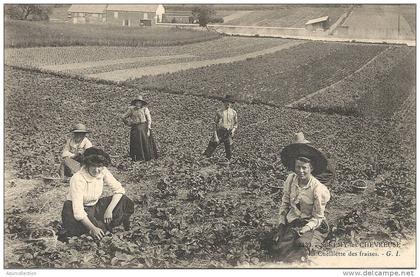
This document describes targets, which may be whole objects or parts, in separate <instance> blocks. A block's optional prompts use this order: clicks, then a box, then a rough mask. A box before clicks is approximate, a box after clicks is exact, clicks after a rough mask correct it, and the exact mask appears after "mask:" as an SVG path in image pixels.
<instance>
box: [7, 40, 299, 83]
mask: <svg viewBox="0 0 420 277" xmlns="http://www.w3.org/2000/svg"><path fill="white" fill-rule="evenodd" d="M290 43H291V42H290V41H289V40H283V39H271V38H266V39H258V38H256V39H247V38H240V37H223V38H220V39H217V40H212V41H209V42H202V43H194V44H189V45H184V46H182V47H170V46H168V47H105V46H103V47H97V46H95V47H93V46H92V47H80V46H79V47H51V48H50V47H39V48H25V49H24V48H19V49H15V48H13V49H6V51H5V63H6V64H7V65H14V66H23V67H36V68H40V69H46V70H52V71H64V72H66V73H70V74H77V75H89V74H100V73H111V74H110V76H111V77H112V76H113V75H114V74H112V71H115V70H124V69H127V70H129V69H136V68H142V67H145V66H158V67H159V68H160V70H161V71H162V73H164V72H165V68H167V66H166V65H167V64H172V65H175V66H176V68H177V69H178V70H180V69H182V67H181V66H179V64H180V63H188V62H198V61H207V62H209V63H212V61H213V60H218V59H226V60H225V61H224V62H229V61H233V60H234V59H246V58H247V57H250V56H249V55H251V56H252V55H253V54H254V53H256V54H258V53H260V52H261V51H262V52H263V53H269V52H274V51H276V49H277V50H278V48H277V47H283V45H286V44H290ZM263 53H260V55H262V54H263ZM231 59H233V60H231ZM149 72H150V71H149ZM122 75H123V77H124V74H122ZM125 76H127V75H125ZM139 76H141V75H139ZM103 78H104V79H105V77H103ZM125 78H128V77H125Z"/></svg>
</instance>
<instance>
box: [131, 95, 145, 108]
mask: <svg viewBox="0 0 420 277" xmlns="http://www.w3.org/2000/svg"><path fill="white" fill-rule="evenodd" d="M137 101H140V102H142V103H143V105H147V102H146V101H145V100H143V96H142V95H138V96H137V97H136V98H134V99H133V100H132V101H131V105H132V106H134V105H135V104H136V102H137Z"/></svg>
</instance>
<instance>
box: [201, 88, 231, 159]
mask: <svg viewBox="0 0 420 277" xmlns="http://www.w3.org/2000/svg"><path fill="white" fill-rule="evenodd" d="M222 101H223V110H219V111H217V113H216V118H215V125H214V126H215V127H214V132H213V135H212V138H211V139H210V142H209V145H208V146H207V149H206V151H205V152H204V155H205V156H206V157H208V158H210V157H211V155H212V154H213V152H214V150H216V148H217V146H218V145H219V144H220V143H222V142H223V144H224V145H225V153H226V158H227V159H228V160H230V159H231V158H232V149H233V137H234V135H235V132H236V129H237V128H238V117H237V114H236V111H235V110H234V109H232V105H233V104H234V103H235V101H234V99H233V97H232V96H231V95H226V96H225V98H223V100H222Z"/></svg>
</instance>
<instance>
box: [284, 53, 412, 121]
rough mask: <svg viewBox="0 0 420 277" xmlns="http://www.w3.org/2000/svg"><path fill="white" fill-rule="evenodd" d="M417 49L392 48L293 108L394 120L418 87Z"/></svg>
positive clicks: (295, 104) (296, 103) (297, 103)
mask: <svg viewBox="0 0 420 277" xmlns="http://www.w3.org/2000/svg"><path fill="white" fill-rule="evenodd" d="M415 56H416V53H415V49H414V48H409V47H389V48H388V49H387V50H386V51H384V52H383V53H381V55H379V56H378V57H377V58H376V59H374V60H372V62H371V63H368V64H366V66H364V67H363V68H361V70H359V71H357V72H355V73H354V74H352V75H350V76H348V77H346V78H345V79H343V80H341V81H339V82H337V83H335V84H333V85H331V86H329V87H326V88H324V89H322V90H320V91H319V92H318V93H317V94H316V95H314V96H313V97H309V98H306V99H302V100H299V101H296V102H295V103H293V104H292V106H293V107H295V108H298V109H303V110H307V111H322V112H329V113H336V112H339V113H344V114H352V115H362V116H377V117H382V118H390V117H392V116H393V115H394V113H396V112H398V111H399V110H400V108H401V107H402V105H403V102H404V101H405V100H406V99H407V98H408V96H409V94H410V93H411V91H412V90H413V88H414V87H415V81H416V75H415V72H416V71H415V67H416V64H415V60H416V57H415Z"/></svg>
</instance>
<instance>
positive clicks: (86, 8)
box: [68, 5, 106, 13]
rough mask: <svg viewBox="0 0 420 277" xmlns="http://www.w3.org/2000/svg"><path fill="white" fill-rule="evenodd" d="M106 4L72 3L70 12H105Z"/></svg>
mask: <svg viewBox="0 0 420 277" xmlns="http://www.w3.org/2000/svg"><path fill="white" fill-rule="evenodd" d="M105 10H106V5H71V7H70V8H69V9H68V12H73V13H105Z"/></svg>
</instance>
